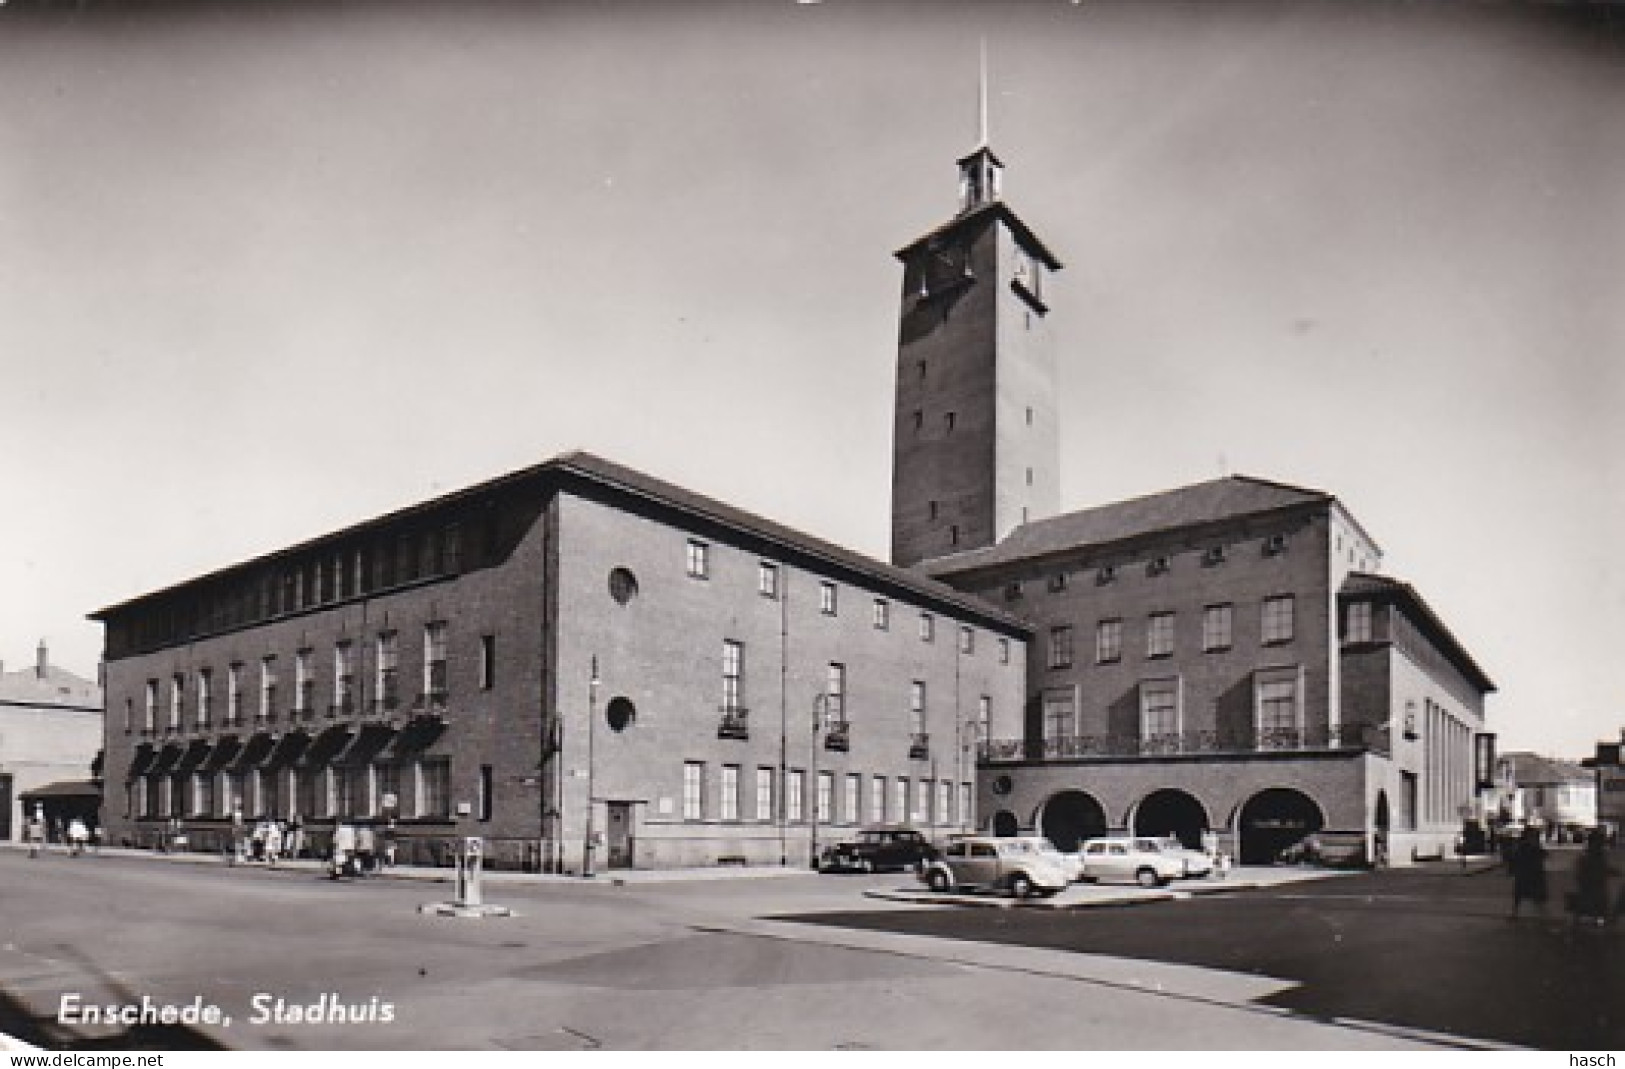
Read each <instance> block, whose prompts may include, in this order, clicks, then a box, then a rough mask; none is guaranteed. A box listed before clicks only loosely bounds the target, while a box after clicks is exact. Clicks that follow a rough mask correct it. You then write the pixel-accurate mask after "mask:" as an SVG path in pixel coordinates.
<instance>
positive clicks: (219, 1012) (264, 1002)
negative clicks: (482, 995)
mask: <svg viewBox="0 0 1625 1069" xmlns="http://www.w3.org/2000/svg"><path fill="white" fill-rule="evenodd" d="M56 1019H57V1023H58V1024H65V1025H97V1024H104V1025H119V1026H123V1027H133V1026H135V1025H189V1026H194V1027H195V1026H197V1025H213V1026H215V1027H218V1028H230V1027H231V1026H232V1022H233V1021H234V1020H235V1018H234V1017H233V1016H232V1015H231V1014H229V1013H227V1012H226V1011H225V1009H224V1008H223V1007H221V1006H220V1005H219V1004H218V1003H214V1002H206V1001H205V1000H204V998H203V996H202V995H196V996H194V997H193V998H192V999H191V1000H190V1001H188V1002H169V1001H165V1000H162V999H155V998H153V997H152V996H151V995H142V996H141V998H140V999H139V1000H136V1001H133V1002H112V1003H108V1002H87V1001H86V1000H85V997H84V996H83V995H82V994H80V993H79V992H77V991H67V992H64V993H63V995H62V998H61V999H60V1000H59V1001H58V1003H57V1011H56ZM244 1020H246V1021H247V1023H248V1024H251V1025H328V1024H344V1025H351V1024H391V1023H393V1022H394V1020H395V1004H394V1003H393V1002H390V1001H387V1000H386V999H384V998H383V997H381V996H379V995H372V996H370V997H368V998H365V999H355V998H346V997H344V996H341V995H340V994H339V993H338V992H336V991H328V992H324V993H322V994H320V995H318V996H316V998H315V999H288V998H284V997H282V996H281V995H277V994H274V993H272V992H269V991H258V992H255V993H254V994H253V995H250V996H249V999H248V1014H247V1016H246V1017H245V1018H244Z"/></svg>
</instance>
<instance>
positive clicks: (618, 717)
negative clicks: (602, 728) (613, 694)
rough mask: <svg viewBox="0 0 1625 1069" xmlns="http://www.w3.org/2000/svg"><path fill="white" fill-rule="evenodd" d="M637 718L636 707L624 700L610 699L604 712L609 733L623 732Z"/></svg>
mask: <svg viewBox="0 0 1625 1069" xmlns="http://www.w3.org/2000/svg"><path fill="white" fill-rule="evenodd" d="M637 718H638V710H637V706H635V705H633V704H632V703H631V702H630V701H628V700H627V699H625V698H611V699H610V700H609V707H608V708H607V709H605V710H604V719H605V720H607V721H608V722H609V729H610V730H611V731H625V730H626V729H627V728H629V727H631V726H632V721H634V720H636V719H637Z"/></svg>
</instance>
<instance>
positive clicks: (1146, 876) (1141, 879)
mask: <svg viewBox="0 0 1625 1069" xmlns="http://www.w3.org/2000/svg"><path fill="white" fill-rule="evenodd" d="M1134 879H1135V880H1136V881H1137V882H1138V883H1139V885H1140V886H1141V887H1156V886H1158V885H1159V884H1161V883H1162V877H1161V876H1158V875H1157V873H1156V870H1155V869H1141V870H1140V871H1139V872H1136V873H1135V874H1134Z"/></svg>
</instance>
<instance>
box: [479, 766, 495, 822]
mask: <svg viewBox="0 0 1625 1069" xmlns="http://www.w3.org/2000/svg"><path fill="white" fill-rule="evenodd" d="M495 794H496V782H495V776H494V773H493V770H492V768H491V766H490V765H481V766H480V799H479V801H480V804H479V819H481V820H490V819H491V808H492V804H493V798H494V796H495Z"/></svg>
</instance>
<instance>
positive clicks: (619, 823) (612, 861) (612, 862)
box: [605, 802, 632, 869]
mask: <svg viewBox="0 0 1625 1069" xmlns="http://www.w3.org/2000/svg"><path fill="white" fill-rule="evenodd" d="M605 805H606V806H607V808H608V810H609V867H610V868H612V869H629V868H631V867H632V803H631V802H606V803H605Z"/></svg>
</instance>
